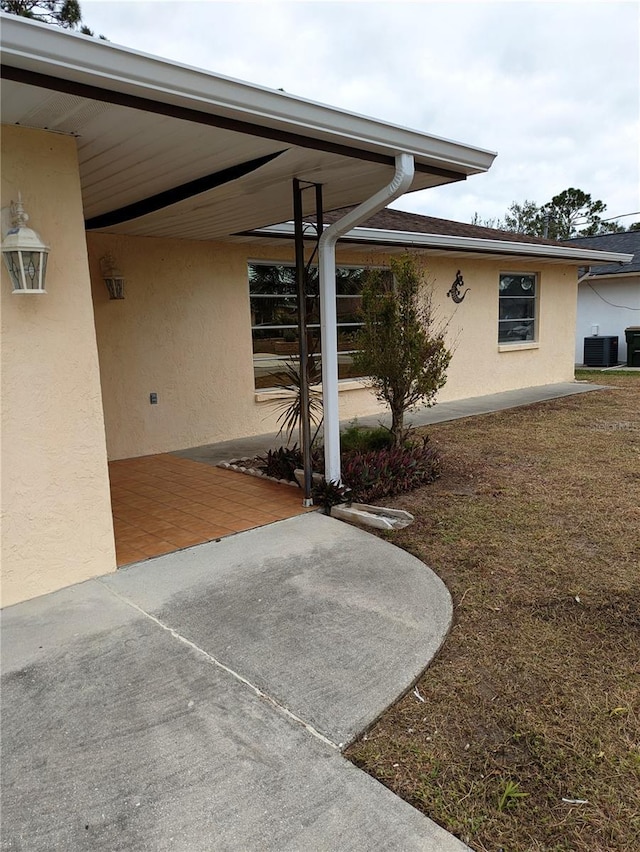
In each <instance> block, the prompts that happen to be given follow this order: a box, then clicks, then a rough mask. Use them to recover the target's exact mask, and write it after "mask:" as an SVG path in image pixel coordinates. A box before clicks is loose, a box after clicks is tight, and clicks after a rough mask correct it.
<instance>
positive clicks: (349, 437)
mask: <svg viewBox="0 0 640 852" xmlns="http://www.w3.org/2000/svg"><path fill="white" fill-rule="evenodd" d="M391 446H393V435H392V434H391V432H390V430H389V429H386V428H385V427H384V426H375V427H368V426H358V424H357V423H355V422H354V423H350V424H349V426H348V427H347V428H346V429H345V430H344V432H342V433H341V435H340V449H341V451H342V452H343V453H353V452H358V453H368V452H371V451H372V450H384V449H388V448H389V447H391Z"/></svg>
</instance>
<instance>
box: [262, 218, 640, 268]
mask: <svg viewBox="0 0 640 852" xmlns="http://www.w3.org/2000/svg"><path fill="white" fill-rule="evenodd" d="M253 233H254V234H255V235H256V236H258V235H265V236H274V237H277V236H280V237H291V236H292V235H293V222H284V223H283V224H281V225H271V226H269V227H267V228H260V229H258V230H257V231H254V232H253ZM346 241H351V242H359V243H372V244H375V245H380V246H384V245H388V246H403V247H407V248H430V249H443V250H446V251H469V252H474V253H478V252H484V253H485V254H512V255H519V256H527V257H540V258H551V259H555V260H563V261H566V262H567V263H580V264H581V265H584V263H585V261H588V262H589V263H590V264H591V265H597V264H600V263H602V264H607V263H630V262H631V261H632V260H633V255H632V254H622V253H620V252H612V251H593V250H589V249H577V250H576V249H572V248H566V247H565V246H547V245H541V244H539V243H518V242H511V241H510V240H485V239H481V238H479V237H459V236H446V235H442V234H420V233H416V232H414V231H388V230H382V229H380V228H354V229H353V230H352V231H349V232H348V233H347V234H345V236H344V237H343V238H342V240H341V242H346Z"/></svg>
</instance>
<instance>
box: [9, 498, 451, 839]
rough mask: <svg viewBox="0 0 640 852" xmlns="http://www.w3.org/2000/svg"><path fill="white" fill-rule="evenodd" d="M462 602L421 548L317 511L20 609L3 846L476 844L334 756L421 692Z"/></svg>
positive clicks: (14, 621)
mask: <svg viewBox="0 0 640 852" xmlns="http://www.w3.org/2000/svg"><path fill="white" fill-rule="evenodd" d="M221 545H223V546H221ZM451 611H452V607H451V598H450V596H449V594H448V592H447V590H446V588H445V587H444V584H443V583H442V582H441V581H440V580H439V579H438V578H437V577H436V576H435V574H433V572H432V571H430V570H429V569H428V568H426V566H424V565H423V563H421V562H420V561H419V560H418V559H416V558H415V557H413V556H411V555H410V554H407V553H405V552H404V551H402V550H400V549H399V548H397V547H395V546H393V545H391V544H389V543H387V542H385V541H383V540H381V539H379V538H377V537H375V536H373V535H371V534H369V533H366V532H362V531H361V530H358V529H355V528H353V527H350V526H348V525H346V524H343V523H341V522H339V521H335V520H333V519H330V518H327V517H326V516H322V515H314V514H311V515H304V516H300V517H298V518H293V519H291V520H290V521H284V522H281V523H280V524H274V525H272V526H270V527H267V528H262V529H257V530H252V531H250V532H248V533H244V534H240V535H238V536H235V537H233V538H230V539H223V540H222V541H221V542H219V543H217V544H216V543H212V544H210V545H202V546H199V547H195V548H192V549H190V550H188V551H181V552H180V553H177V554H173V555H172V556H171V557H159V558H158V559H156V560H153V561H148V562H144V563H140V564H139V565H137V566H132V567H130V568H128V569H125V570H123V571H121V572H120V573H119V574H118V575H106V576H104V577H102V578H100V579H98V580H89V581H87V582H85V583H82V584H78V585H76V586H72V587H69V588H67V589H63V590H61V591H60V592H56V593H54V594H51V595H46V596H43V597H41V598H37V599H34V600H33V601H27V602H25V603H24V604H19V605H16V606H15V607H11V608H9V609H8V610H5V611H4V612H3V643H2V655H3V690H2V700H3V704H4V714H3V726H6V728H7V730H6V731H4V733H5V736H4V737H3V740H2V751H3V785H4V788H5V789H4V793H3V817H4V819H3V837H4V839H6V840H7V842H10V843H11V842H13V841H14V840H15V839H16V838H21V837H23V836H24V835H25V832H27V831H28V833H29V837H30V843H31V847H30V848H33V849H34V850H35V852H41V850H42V852H44V850H47V849H50V848H53V846H55V847H56V848H74V849H87V850H88V849H91V850H92V852H108V850H110V849H113V848H115V846H116V845H118V848H131V849H133V848H135V849H139V850H140V852H152V850H154V852H157V850H159V849H167V852H168V850H169V849H174V848H176V847H175V841H176V838H177V837H179V838H180V840H181V842H182V843H183V846H182V847H181V848H189V849H190V850H193V852H197V850H202V852H204V850H205V849H210V848H211V840H212V837H216V838H217V842H218V843H220V844H221V845H220V848H222V847H224V848H225V849H229V850H241V849H247V848H259V849H264V850H270V852H276V850H278V852H281V850H282V851H284V850H291V852H294V850H299V849H302V848H316V849H335V848H349V849H353V850H354V852H355V850H362V852H365V850H368V849H372V848H384V849H388V850H390V852H405V850H424V852H463V850H465V849H467V847H466V846H465V845H464V844H463V843H462V842H461V841H459V840H458V839H456V838H455V837H453V835H451V834H449V833H448V832H447V831H446V830H445V829H443V828H441V827H440V826H438V825H436V824H435V823H434V822H433V821H432V820H430V819H429V818H428V817H426V816H424V815H423V814H421V813H420V812H419V811H417V810H415V809H414V808H412V807H411V806H410V805H409V804H407V803H406V802H404V801H402V800H401V799H399V798H398V797H397V796H395V795H394V794H393V793H392V792H391V791H390V790H388V789H387V788H386V787H384V786H383V785H382V784H380V783H379V782H378V781H376V780H375V779H373V778H371V777H370V776H368V775H367V774H366V773H364V772H362V771H361V770H360V769H358V768H357V767H355V766H353V765H352V764H350V763H349V762H348V761H346V760H345V759H344V757H343V756H342V754H341V752H340V751H339V750H338V749H337V748H336V744H338V743H343V742H346V741H348V740H350V739H352V738H353V737H354V736H355V735H356V734H358V733H360V732H361V731H362V730H363V729H364V728H365V727H367V726H368V725H369V724H371V723H372V722H374V721H375V719H376V718H377V717H378V716H379V714H380V713H381V712H383V711H384V710H385V709H386V707H387V706H388V705H389V704H391V703H393V702H394V701H395V700H396V699H397V698H398V697H399V696H400V695H401V694H402V693H403V692H404V691H405V690H406V689H408V688H410V686H411V684H412V683H413V681H414V680H415V679H416V678H417V677H418V676H419V675H420V674H421V673H422V671H423V670H424V667H425V665H427V664H428V662H429V661H430V659H431V658H432V657H433V656H434V655H435V654H436V653H437V651H438V649H439V647H440V645H441V643H442V642H443V640H444V638H445V637H446V635H447V631H448V628H449V624H450V621H451ZM228 663H233V664H234V667H235V668H234V669H232V668H230V667H227V665H226V664H228ZM260 686H262V687H263V688H264V691H261V690H260ZM296 713H297V716H296ZM314 725H315V728H314V727H313V726H314Z"/></svg>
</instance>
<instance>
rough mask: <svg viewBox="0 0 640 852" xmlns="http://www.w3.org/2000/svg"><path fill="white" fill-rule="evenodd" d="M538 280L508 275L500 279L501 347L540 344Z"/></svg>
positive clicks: (499, 330)
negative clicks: (511, 344)
mask: <svg viewBox="0 0 640 852" xmlns="http://www.w3.org/2000/svg"><path fill="white" fill-rule="evenodd" d="M537 298H538V281H537V276H536V275H535V274H532V273H527V274H522V273H519V272H505V273H502V274H501V275H500V314H499V319H498V343H522V342H523V341H527V340H536V336H537V330H536V313H537Z"/></svg>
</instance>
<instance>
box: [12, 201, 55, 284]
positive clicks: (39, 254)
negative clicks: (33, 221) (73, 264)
mask: <svg viewBox="0 0 640 852" xmlns="http://www.w3.org/2000/svg"><path fill="white" fill-rule="evenodd" d="M9 212H10V216H11V227H10V228H9V229H8V230H7V232H6V234H5V235H4V239H3V240H2V254H3V256H4V262H5V263H6V265H7V269H8V270H9V275H10V276H11V282H12V284H13V292H14V293H46V292H47V291H46V290H45V289H44V281H45V275H46V272H47V257H48V255H49V246H46V245H45V244H44V243H43V242H42V240H41V239H40V237H39V236H38V234H36V232H35V231H32V230H31V228H27V222H28V221H29V216H28V215H27V213H25V211H24V207H23V204H22V197H21V196H20V195H18V200H17V201H15V202H14V201H12V202H11V207H10V208H9Z"/></svg>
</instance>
